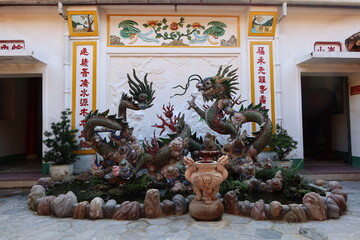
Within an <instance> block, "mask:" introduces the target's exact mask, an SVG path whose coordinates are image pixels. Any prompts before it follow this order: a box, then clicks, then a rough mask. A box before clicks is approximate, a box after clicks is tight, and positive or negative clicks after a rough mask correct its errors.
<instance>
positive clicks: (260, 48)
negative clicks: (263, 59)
mask: <svg viewBox="0 0 360 240" xmlns="http://www.w3.org/2000/svg"><path fill="white" fill-rule="evenodd" d="M256 53H257V54H260V55H265V50H264V47H258V51H257V52H256Z"/></svg>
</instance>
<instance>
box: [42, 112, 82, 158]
mask: <svg viewBox="0 0 360 240" xmlns="http://www.w3.org/2000/svg"><path fill="white" fill-rule="evenodd" d="M70 114H71V111H70V110H69V109H66V110H64V111H62V112H61V121H59V122H53V123H51V130H52V131H51V132H48V131H45V132H44V135H45V137H46V139H45V140H44V141H43V142H44V144H45V145H46V147H48V148H49V150H48V151H46V152H45V154H44V157H43V160H44V161H45V162H52V163H53V164H67V163H73V162H74V161H75V159H76V154H75V153H74V151H77V150H79V149H80V146H79V144H78V143H77V142H76V141H75V138H74V135H75V133H76V132H78V130H77V129H71V127H70V119H69V115H70Z"/></svg>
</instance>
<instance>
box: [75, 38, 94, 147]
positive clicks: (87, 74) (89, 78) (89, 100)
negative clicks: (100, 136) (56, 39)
mask: <svg viewBox="0 0 360 240" xmlns="http://www.w3.org/2000/svg"><path fill="white" fill-rule="evenodd" d="M96 71H97V42H96V41H87V42H73V51H72V118H71V127H72V129H75V128H77V129H79V132H78V133H77V135H76V138H77V140H78V141H79V142H80V145H81V146H82V144H81V143H82V141H84V139H83V137H82V135H83V128H82V127H83V125H84V119H85V117H86V115H87V114H88V113H89V112H90V111H91V110H92V111H95V110H96V84H97V83H96V78H97V74H96ZM85 100H86V101H85ZM76 153H77V154H90V153H95V151H94V150H92V149H90V148H85V147H83V146H82V149H81V150H79V151H77V152H76Z"/></svg>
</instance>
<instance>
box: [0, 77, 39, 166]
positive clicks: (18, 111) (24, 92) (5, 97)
mask: <svg viewBox="0 0 360 240" xmlns="http://www.w3.org/2000/svg"><path fill="white" fill-rule="evenodd" d="M0 132H1V134H0V172H41V167H42V161H41V157H42V77H41V76H38V75H31V76H19V75H14V76H11V75H6V76H2V75H0Z"/></svg>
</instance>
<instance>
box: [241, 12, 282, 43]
mask: <svg viewBox="0 0 360 240" xmlns="http://www.w3.org/2000/svg"><path fill="white" fill-rule="evenodd" d="M276 20H277V13H276V12H250V16H249V27H248V35H249V36H257V37H273V36H274V35H275V30H276Z"/></svg>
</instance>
